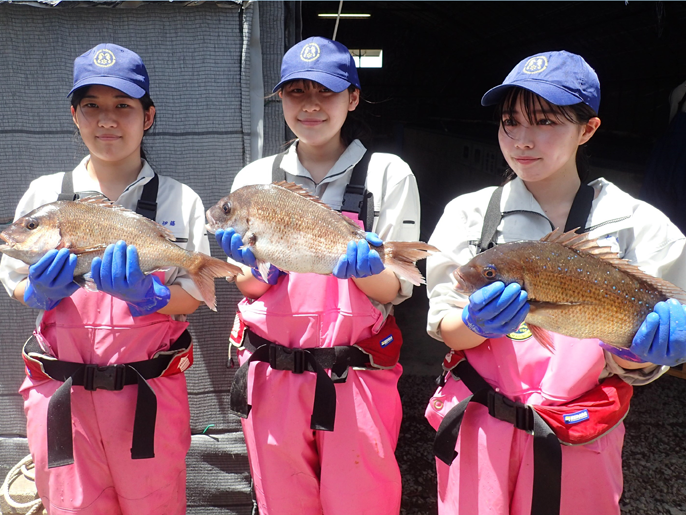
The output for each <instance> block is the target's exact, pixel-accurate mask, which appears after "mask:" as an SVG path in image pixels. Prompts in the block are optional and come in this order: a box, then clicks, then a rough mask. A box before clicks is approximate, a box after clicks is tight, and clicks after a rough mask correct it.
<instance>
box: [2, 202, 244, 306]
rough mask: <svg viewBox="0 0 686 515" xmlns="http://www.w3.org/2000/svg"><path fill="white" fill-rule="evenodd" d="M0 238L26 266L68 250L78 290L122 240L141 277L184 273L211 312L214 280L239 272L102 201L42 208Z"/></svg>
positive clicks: (5, 250)
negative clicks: (132, 253) (162, 272)
mask: <svg viewBox="0 0 686 515" xmlns="http://www.w3.org/2000/svg"><path fill="white" fill-rule="evenodd" d="M0 238H1V239H3V240H4V241H5V242H6V243H7V245H0V252H3V253H5V254H7V255H8V256H11V257H13V258H16V259H19V260H21V261H23V262H24V263H26V264H28V265H32V264H34V263H36V262H37V261H38V260H39V259H40V258H41V257H43V256H44V255H45V254H46V253H47V252H48V251H49V250H51V249H62V248H67V249H69V251H70V252H72V253H73V254H75V255H76V256H77V258H78V260H77V264H76V270H75V271H74V280H75V281H76V282H77V283H79V284H81V285H82V286H86V284H87V277H88V274H89V273H90V269H91V262H92V261H93V259H94V258H95V257H96V256H102V255H103V254H104V252H105V249H106V248H107V246H108V245H109V244H110V243H116V242H117V241H119V240H124V241H125V242H126V243H127V244H129V245H135V246H136V249H137V250H138V257H139V262H140V267H141V270H143V272H145V273H151V272H154V271H156V270H163V269H165V268H169V267H179V268H183V269H185V270H187V271H188V273H189V274H190V276H191V278H192V279H193V282H194V283H195V285H196V286H197V287H198V289H199V290H200V293H201V295H202V298H203V300H204V301H205V303H206V304H207V306H208V307H209V308H210V309H212V310H216V301H215V294H214V278H215V277H227V278H230V279H232V278H235V276H236V275H237V274H241V273H242V272H241V270H240V268H238V267H237V266H235V265H232V264H230V263H227V262H225V261H223V260H220V259H216V258H213V257H210V256H208V255H206V254H202V253H200V252H192V251H188V250H185V249H182V248H181V247H179V246H178V245H176V244H175V243H173V242H174V240H175V237H174V235H173V234H172V233H171V232H170V231H169V230H168V229H166V228H165V227H162V226H161V225H159V224H158V223H156V222H154V221H152V220H150V219H148V218H146V217H144V216H142V215H139V214H138V213H135V212H133V211H130V210H128V209H125V208H123V207H121V206H119V205H117V204H115V203H113V202H110V201H109V200H106V199H104V198H103V197H87V198H84V199H81V200H76V201H69V200H62V201H57V202H52V203H50V204H45V205H43V206H40V207H39V208H37V209H34V210H33V211H31V212H30V213H28V214H27V215H26V216H24V217H22V218H20V219H19V220H17V221H15V222H14V223H13V224H12V225H10V226H9V227H8V228H6V229H5V230H4V231H3V232H2V233H0ZM93 286H94V285H93Z"/></svg>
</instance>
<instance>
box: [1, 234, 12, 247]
mask: <svg viewBox="0 0 686 515" xmlns="http://www.w3.org/2000/svg"><path fill="white" fill-rule="evenodd" d="M0 240H2V241H4V242H5V243H9V244H10V245H11V244H12V243H13V241H12V240H11V239H10V237H9V236H8V235H7V234H5V233H4V232H0ZM3 246H5V245H3Z"/></svg>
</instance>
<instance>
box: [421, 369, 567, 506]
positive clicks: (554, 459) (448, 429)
mask: <svg viewBox="0 0 686 515" xmlns="http://www.w3.org/2000/svg"><path fill="white" fill-rule="evenodd" d="M451 373H452V374H453V376H454V377H455V378H456V379H461V380H462V382H463V383H464V384H465V386H467V388H469V390H470V391H471V392H472V395H470V396H468V397H466V398H464V399H462V401H460V402H459V403H458V404H457V405H456V406H454V407H453V408H452V409H451V410H450V411H449V412H448V414H447V415H446V416H445V418H444V419H443V420H442V422H441V425H440V426H439V428H438V432H437V433H436V439H435V440H434V454H435V455H436V457H437V458H438V459H439V460H441V461H442V462H444V463H445V464H446V465H448V466H450V465H451V464H452V462H453V461H454V460H455V458H456V457H457V452H456V451H455V447H456V445H457V437H458V434H459V432H460V426H461V425H462V419H463V417H464V414H465V411H466V410H467V406H468V405H469V404H470V403H471V402H478V403H479V404H482V405H484V406H486V407H487V408H488V413H489V415H491V416H492V417H495V418H497V419H498V420H502V421H504V422H508V423H510V424H512V425H514V426H515V427H516V428H517V429H520V430H522V431H526V432H528V433H533V435H534V482H533V494H532V495H533V496H532V504H531V515H558V514H559V513H560V495H561V481H562V448H561V447H560V442H559V440H558V439H557V436H556V435H555V433H554V432H553V430H552V429H550V427H549V426H548V424H546V423H545V421H544V420H543V419H542V418H541V417H540V415H539V414H538V413H536V410H534V409H533V408H532V407H531V406H527V405H525V404H522V403H521V402H518V401H512V400H511V399H509V398H507V397H505V396H504V395H503V394H501V393H499V392H496V391H495V390H494V389H493V387H491V385H489V384H488V383H487V382H486V381H485V380H484V379H483V378H482V377H481V376H480V375H479V374H478V372H477V371H476V370H474V368H473V367H472V366H471V365H470V364H469V362H468V361H467V360H463V361H461V362H460V363H459V364H458V365H457V366H456V367H455V368H454V369H453V370H452V371H451Z"/></svg>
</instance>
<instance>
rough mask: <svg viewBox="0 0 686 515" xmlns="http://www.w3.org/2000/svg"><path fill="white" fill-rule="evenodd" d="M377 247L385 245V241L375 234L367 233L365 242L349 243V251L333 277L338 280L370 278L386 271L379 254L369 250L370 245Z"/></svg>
mask: <svg viewBox="0 0 686 515" xmlns="http://www.w3.org/2000/svg"><path fill="white" fill-rule="evenodd" d="M370 243H371V244H372V245H374V246H376V247H379V246H381V245H383V241H381V239H380V238H379V236H378V235H377V234H375V233H373V232H368V233H366V239H365V240H359V241H355V240H352V241H350V242H348V249H347V251H346V253H345V254H343V255H342V256H341V257H340V259H339V260H338V263H336V266H335V267H334V269H333V272H332V273H333V275H334V276H335V277H337V278H338V279H349V278H351V277H357V278H360V277H369V276H371V275H376V274H380V273H381V272H383V270H384V268H385V267H384V264H383V261H381V256H379V253H378V252H377V251H376V250H374V249H371V248H369V244H370Z"/></svg>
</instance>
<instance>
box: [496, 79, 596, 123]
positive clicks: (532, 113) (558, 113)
mask: <svg viewBox="0 0 686 515" xmlns="http://www.w3.org/2000/svg"><path fill="white" fill-rule="evenodd" d="M520 100H521V107H522V108H523V109H524V112H523V113H520V112H519V107H520ZM582 105H585V104H582ZM498 108H499V115H500V123H501V124H502V123H503V120H505V119H509V118H513V117H514V115H515V114H517V113H518V114H519V115H520V116H522V117H524V119H525V120H526V121H527V122H528V123H529V124H532V125H533V124H535V123H536V121H537V119H539V118H540V117H541V116H543V118H545V119H551V118H554V119H555V120H557V121H558V122H562V121H563V120H567V121H568V122H571V123H575V124H579V123H585V122H586V121H588V119H590V118H591V117H590V116H589V118H587V119H586V120H583V121H582V120H581V119H579V118H578V117H577V116H576V113H575V109H573V108H572V106H559V105H555V104H551V103H550V102H548V101H547V100H546V99H545V98H543V97H541V96H540V95H537V94H536V93H534V92H532V91H529V90H528V89H524V88H518V87H514V88H512V89H511V90H510V91H509V92H508V93H507V95H506V96H505V98H504V99H503V101H502V102H501V103H500V105H499V106H498ZM589 109H590V108H589Z"/></svg>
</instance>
